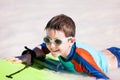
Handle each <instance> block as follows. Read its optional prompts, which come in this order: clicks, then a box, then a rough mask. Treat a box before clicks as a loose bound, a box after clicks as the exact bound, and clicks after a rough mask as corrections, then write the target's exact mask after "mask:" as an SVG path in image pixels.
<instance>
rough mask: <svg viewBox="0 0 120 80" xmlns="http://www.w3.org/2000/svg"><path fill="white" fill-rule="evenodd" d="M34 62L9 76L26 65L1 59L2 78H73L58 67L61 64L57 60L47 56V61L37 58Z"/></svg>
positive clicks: (42, 79)
mask: <svg viewBox="0 0 120 80" xmlns="http://www.w3.org/2000/svg"><path fill="white" fill-rule="evenodd" d="M34 62H35V63H34V64H33V65H32V66H30V67H27V68H25V69H24V70H22V71H21V72H19V73H17V74H15V75H12V77H13V78H8V77H6V75H7V76H8V75H10V74H13V73H15V72H16V71H18V70H20V69H22V68H24V67H25V65H24V64H14V63H12V62H8V61H6V60H0V80H73V79H70V77H68V76H64V74H63V71H62V68H60V70H59V69H57V66H56V65H58V64H59V62H58V61H57V60H53V59H52V58H47V59H46V60H45V62H41V61H39V60H35V61H34ZM57 70H58V72H57Z"/></svg>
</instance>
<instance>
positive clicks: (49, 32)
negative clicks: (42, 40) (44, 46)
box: [46, 29, 65, 38]
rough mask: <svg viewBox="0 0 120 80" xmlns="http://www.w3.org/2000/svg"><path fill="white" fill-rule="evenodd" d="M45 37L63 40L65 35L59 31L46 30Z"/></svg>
mask: <svg viewBox="0 0 120 80" xmlns="http://www.w3.org/2000/svg"><path fill="white" fill-rule="evenodd" d="M46 35H47V36H48V37H50V38H60V37H61V38H63V37H65V33H64V32H63V31H59V30H53V29H47V30H46Z"/></svg>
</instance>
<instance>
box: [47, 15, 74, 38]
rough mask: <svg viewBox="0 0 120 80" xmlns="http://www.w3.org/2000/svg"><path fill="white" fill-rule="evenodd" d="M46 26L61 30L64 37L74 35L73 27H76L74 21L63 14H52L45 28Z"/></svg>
mask: <svg viewBox="0 0 120 80" xmlns="http://www.w3.org/2000/svg"><path fill="white" fill-rule="evenodd" d="M48 28H49V29H54V30H59V31H63V32H64V33H65V36H66V37H69V36H72V37H75V29H76V26H75V23H74V21H73V20H72V18H70V17H68V16H66V15H64V14H60V15H57V16H54V17H53V18H52V19H51V20H50V21H49V22H48V23H47V25H46V27H45V30H46V29H48Z"/></svg>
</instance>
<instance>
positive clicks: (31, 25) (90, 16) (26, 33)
mask: <svg viewBox="0 0 120 80" xmlns="http://www.w3.org/2000/svg"><path fill="white" fill-rule="evenodd" d="M58 14H65V15H68V16H70V17H71V18H72V19H73V20H74V21H75V24H76V27H77V29H76V39H77V40H78V41H81V42H83V43H86V44H89V45H91V46H92V47H94V48H95V49H97V50H103V49H106V48H109V47H112V46H116V47H120V36H119V35H120V0H99V1H96V0H0V49H1V50H0V59H4V58H6V57H13V56H19V55H21V52H22V51H23V50H24V46H28V47H29V48H31V49H33V48H34V47H35V46H37V45H39V44H40V43H41V42H43V37H44V36H45V31H44V28H45V26H46V24H47V22H48V21H49V20H50V19H51V18H52V17H53V16H55V15H58ZM119 74H120V69H118V70H113V71H110V72H109V73H108V74H107V75H108V76H110V77H111V79H112V80H120V76H119ZM65 76H68V75H65ZM69 77H70V76H69ZM72 77H73V76H72ZM75 79H76V80H80V79H81V80H88V79H89V80H93V78H91V77H87V78H85V77H83V76H77V77H75V78H74V79H73V80H75Z"/></svg>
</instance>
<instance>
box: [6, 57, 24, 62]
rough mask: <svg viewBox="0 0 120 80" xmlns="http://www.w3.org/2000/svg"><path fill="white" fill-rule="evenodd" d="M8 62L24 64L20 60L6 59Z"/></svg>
mask: <svg viewBox="0 0 120 80" xmlns="http://www.w3.org/2000/svg"><path fill="white" fill-rule="evenodd" d="M6 60H7V61H11V62H13V63H22V61H21V60H20V59H18V58H14V57H13V58H6Z"/></svg>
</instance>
